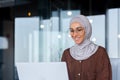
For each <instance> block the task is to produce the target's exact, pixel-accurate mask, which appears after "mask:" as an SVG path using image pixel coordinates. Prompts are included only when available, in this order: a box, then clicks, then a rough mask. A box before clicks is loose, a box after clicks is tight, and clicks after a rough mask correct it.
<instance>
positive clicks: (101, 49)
mask: <svg viewBox="0 0 120 80" xmlns="http://www.w3.org/2000/svg"><path fill="white" fill-rule="evenodd" d="M98 51H106V48H105V47H103V46H98Z"/></svg>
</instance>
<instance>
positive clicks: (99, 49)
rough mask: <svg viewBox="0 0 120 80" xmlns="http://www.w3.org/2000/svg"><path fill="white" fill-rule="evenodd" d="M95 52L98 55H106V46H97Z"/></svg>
mask: <svg viewBox="0 0 120 80" xmlns="http://www.w3.org/2000/svg"><path fill="white" fill-rule="evenodd" d="M96 53H98V55H99V56H100V55H101V56H103V55H108V53H107V50H106V48H105V47H103V46H99V47H98V50H97V51H96Z"/></svg>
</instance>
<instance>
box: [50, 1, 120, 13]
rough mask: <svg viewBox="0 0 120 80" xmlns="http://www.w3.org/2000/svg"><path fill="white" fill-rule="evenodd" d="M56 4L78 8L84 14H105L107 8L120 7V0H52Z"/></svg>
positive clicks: (67, 7) (66, 7) (53, 4)
mask: <svg viewBox="0 0 120 80" xmlns="http://www.w3.org/2000/svg"><path fill="white" fill-rule="evenodd" d="M51 4H52V6H53V7H52V9H54V6H56V7H58V8H61V9H74V10H75V9H78V10H81V12H82V13H83V14H84V15H96V14H104V13H105V12H106V9H110V8H120V0H51Z"/></svg>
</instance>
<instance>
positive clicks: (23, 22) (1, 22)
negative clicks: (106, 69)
mask: <svg viewBox="0 0 120 80" xmlns="http://www.w3.org/2000/svg"><path fill="white" fill-rule="evenodd" d="M79 14H83V15H85V16H87V17H88V19H89V20H90V22H91V25H92V28H93V33H92V37H91V40H92V41H93V42H94V43H97V44H98V45H101V46H103V47H105V48H106V50H107V52H108V55H109V57H110V60H111V63H112V65H113V80H120V77H119V76H118V74H119V73H120V1H119V0H29V1H28V0H1V1H0V80H15V71H14V69H15V64H16V63H19V62H24V63H31V62H33V63H34V62H60V60H61V56H62V53H63V51H64V49H66V48H69V47H71V46H72V45H74V42H73V41H72V39H71V37H70V35H69V20H70V19H71V18H72V17H73V16H75V15H79Z"/></svg>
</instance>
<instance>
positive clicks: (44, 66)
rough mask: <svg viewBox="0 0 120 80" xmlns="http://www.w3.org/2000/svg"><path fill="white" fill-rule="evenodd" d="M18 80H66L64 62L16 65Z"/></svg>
mask: <svg viewBox="0 0 120 80" xmlns="http://www.w3.org/2000/svg"><path fill="white" fill-rule="evenodd" d="M16 67H17V72H18V77H19V80H68V72H67V67H66V63H65V62H40V63H16Z"/></svg>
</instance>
